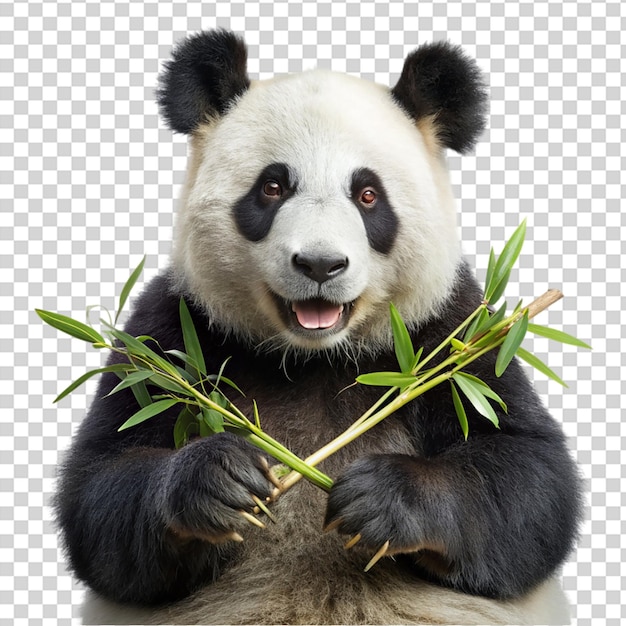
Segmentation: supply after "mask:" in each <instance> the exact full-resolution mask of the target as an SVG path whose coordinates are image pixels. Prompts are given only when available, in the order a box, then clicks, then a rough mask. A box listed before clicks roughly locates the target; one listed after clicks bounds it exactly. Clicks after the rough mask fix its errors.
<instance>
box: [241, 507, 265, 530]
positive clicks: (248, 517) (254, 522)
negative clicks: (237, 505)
mask: <svg viewBox="0 0 626 626" xmlns="http://www.w3.org/2000/svg"><path fill="white" fill-rule="evenodd" d="M239 515H241V516H242V517H243V518H244V519H245V520H247V521H248V522H250V523H251V524H252V525H253V526H258V527H259V528H265V524H264V523H263V522H262V521H261V520H260V519H257V518H256V517H254V515H250V513H248V512H247V511H239Z"/></svg>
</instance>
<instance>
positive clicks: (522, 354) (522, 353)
mask: <svg viewBox="0 0 626 626" xmlns="http://www.w3.org/2000/svg"><path fill="white" fill-rule="evenodd" d="M516 354H517V356H518V357H519V358H520V359H522V360H523V361H526V363H528V365H531V366H532V367H534V368H535V369H536V370H539V371H540V372H541V373H542V374H545V375H546V376H547V377H548V378H551V379H552V380H554V381H556V382H557V383H559V385H563V387H567V385H566V384H565V383H564V382H563V380H561V378H560V377H559V376H558V375H557V374H555V373H554V372H553V371H552V370H551V369H550V368H549V367H548V366H547V365H546V364H545V363H544V362H543V361H542V360H541V359H539V357H537V356H535V355H534V354H531V353H530V352H528V351H527V350H524V348H518V349H517V352H516Z"/></svg>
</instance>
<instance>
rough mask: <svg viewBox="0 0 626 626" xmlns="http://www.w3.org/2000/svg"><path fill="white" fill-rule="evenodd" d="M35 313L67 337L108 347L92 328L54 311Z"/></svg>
mask: <svg viewBox="0 0 626 626" xmlns="http://www.w3.org/2000/svg"><path fill="white" fill-rule="evenodd" d="M35 313H37V315H39V317H40V318H41V319H42V320H43V321H44V322H45V323H46V324H49V325H50V326H52V327H53V328H56V329H57V330H60V331H61V332H63V333H66V334H67V335H71V336H72V337H76V338H77V339H82V340H83V341H88V342H89V343H102V344H105V345H106V341H105V340H104V337H103V336H102V335H101V334H100V333H99V332H98V331H96V330H94V329H93V328H92V327H91V326H87V324H83V323H82V322H79V321H77V320H75V319H72V318H71V317H68V316H67V315H61V314H60V313H53V312H52V311H42V310H41V309H35Z"/></svg>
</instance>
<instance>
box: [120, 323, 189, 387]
mask: <svg viewBox="0 0 626 626" xmlns="http://www.w3.org/2000/svg"><path fill="white" fill-rule="evenodd" d="M109 332H110V333H111V335H113V337H115V338H116V339H118V340H119V341H121V342H122V343H123V344H124V345H125V346H126V347H127V349H128V351H129V352H130V353H131V354H133V355H137V356H142V357H145V358H146V359H147V360H148V361H150V362H151V363H152V364H153V365H155V366H156V367H158V368H160V369H162V370H163V371H164V372H166V373H168V374H170V376H174V377H176V376H177V375H178V372H177V371H176V367H175V366H174V365H173V364H172V363H170V362H169V361H167V360H166V359H164V358H163V357H162V356H159V355H158V354H157V353H156V352H155V351H154V350H152V349H151V348H149V347H148V346H146V345H145V344H144V343H142V342H141V341H139V339H137V338H135V337H132V336H131V335H129V334H128V333H125V332H124V331H123V330H118V329H117V328H113V329H111V330H110V331H109Z"/></svg>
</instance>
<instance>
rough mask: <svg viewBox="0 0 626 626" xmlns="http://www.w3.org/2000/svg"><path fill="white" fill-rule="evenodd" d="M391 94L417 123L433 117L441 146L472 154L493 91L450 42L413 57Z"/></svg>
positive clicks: (423, 49)
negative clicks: (488, 88)
mask: <svg viewBox="0 0 626 626" xmlns="http://www.w3.org/2000/svg"><path fill="white" fill-rule="evenodd" d="M391 93H392V95H393V96H394V98H395V99H396V101H397V102H398V103H399V104H400V105H401V106H402V107H403V108H404V110H405V111H406V112H407V113H408V114H409V115H410V116H411V117H412V118H413V119H415V120H416V121H418V120H420V119H422V118H424V117H428V116H433V122H434V124H435V128H436V132H437V136H438V138H439V141H440V142H441V144H442V145H443V146H445V147H448V148H451V149H452V150H456V151H457V152H467V151H469V150H471V149H472V148H473V147H474V144H475V143H476V141H477V140H478V138H479V136H480V134H481V133H482V132H483V130H484V128H485V118H486V115H487V106H488V102H487V90H486V87H485V85H484V82H483V78H482V74H481V72H480V69H479V68H478V65H477V64H476V62H475V61H474V60H473V59H471V58H469V57H467V56H465V54H464V53H463V52H462V51H461V49H460V48H458V47H456V46H453V45H452V44H450V43H448V42H438V43H432V44H426V45H423V46H420V47H419V48H418V49H417V50H415V51H414V52H412V53H411V54H409V55H408V56H407V58H406V61H405V62H404V67H403V69H402V74H401V75H400V79H399V80H398V83H397V85H396V86H395V87H394V88H393V89H392V91H391Z"/></svg>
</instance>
